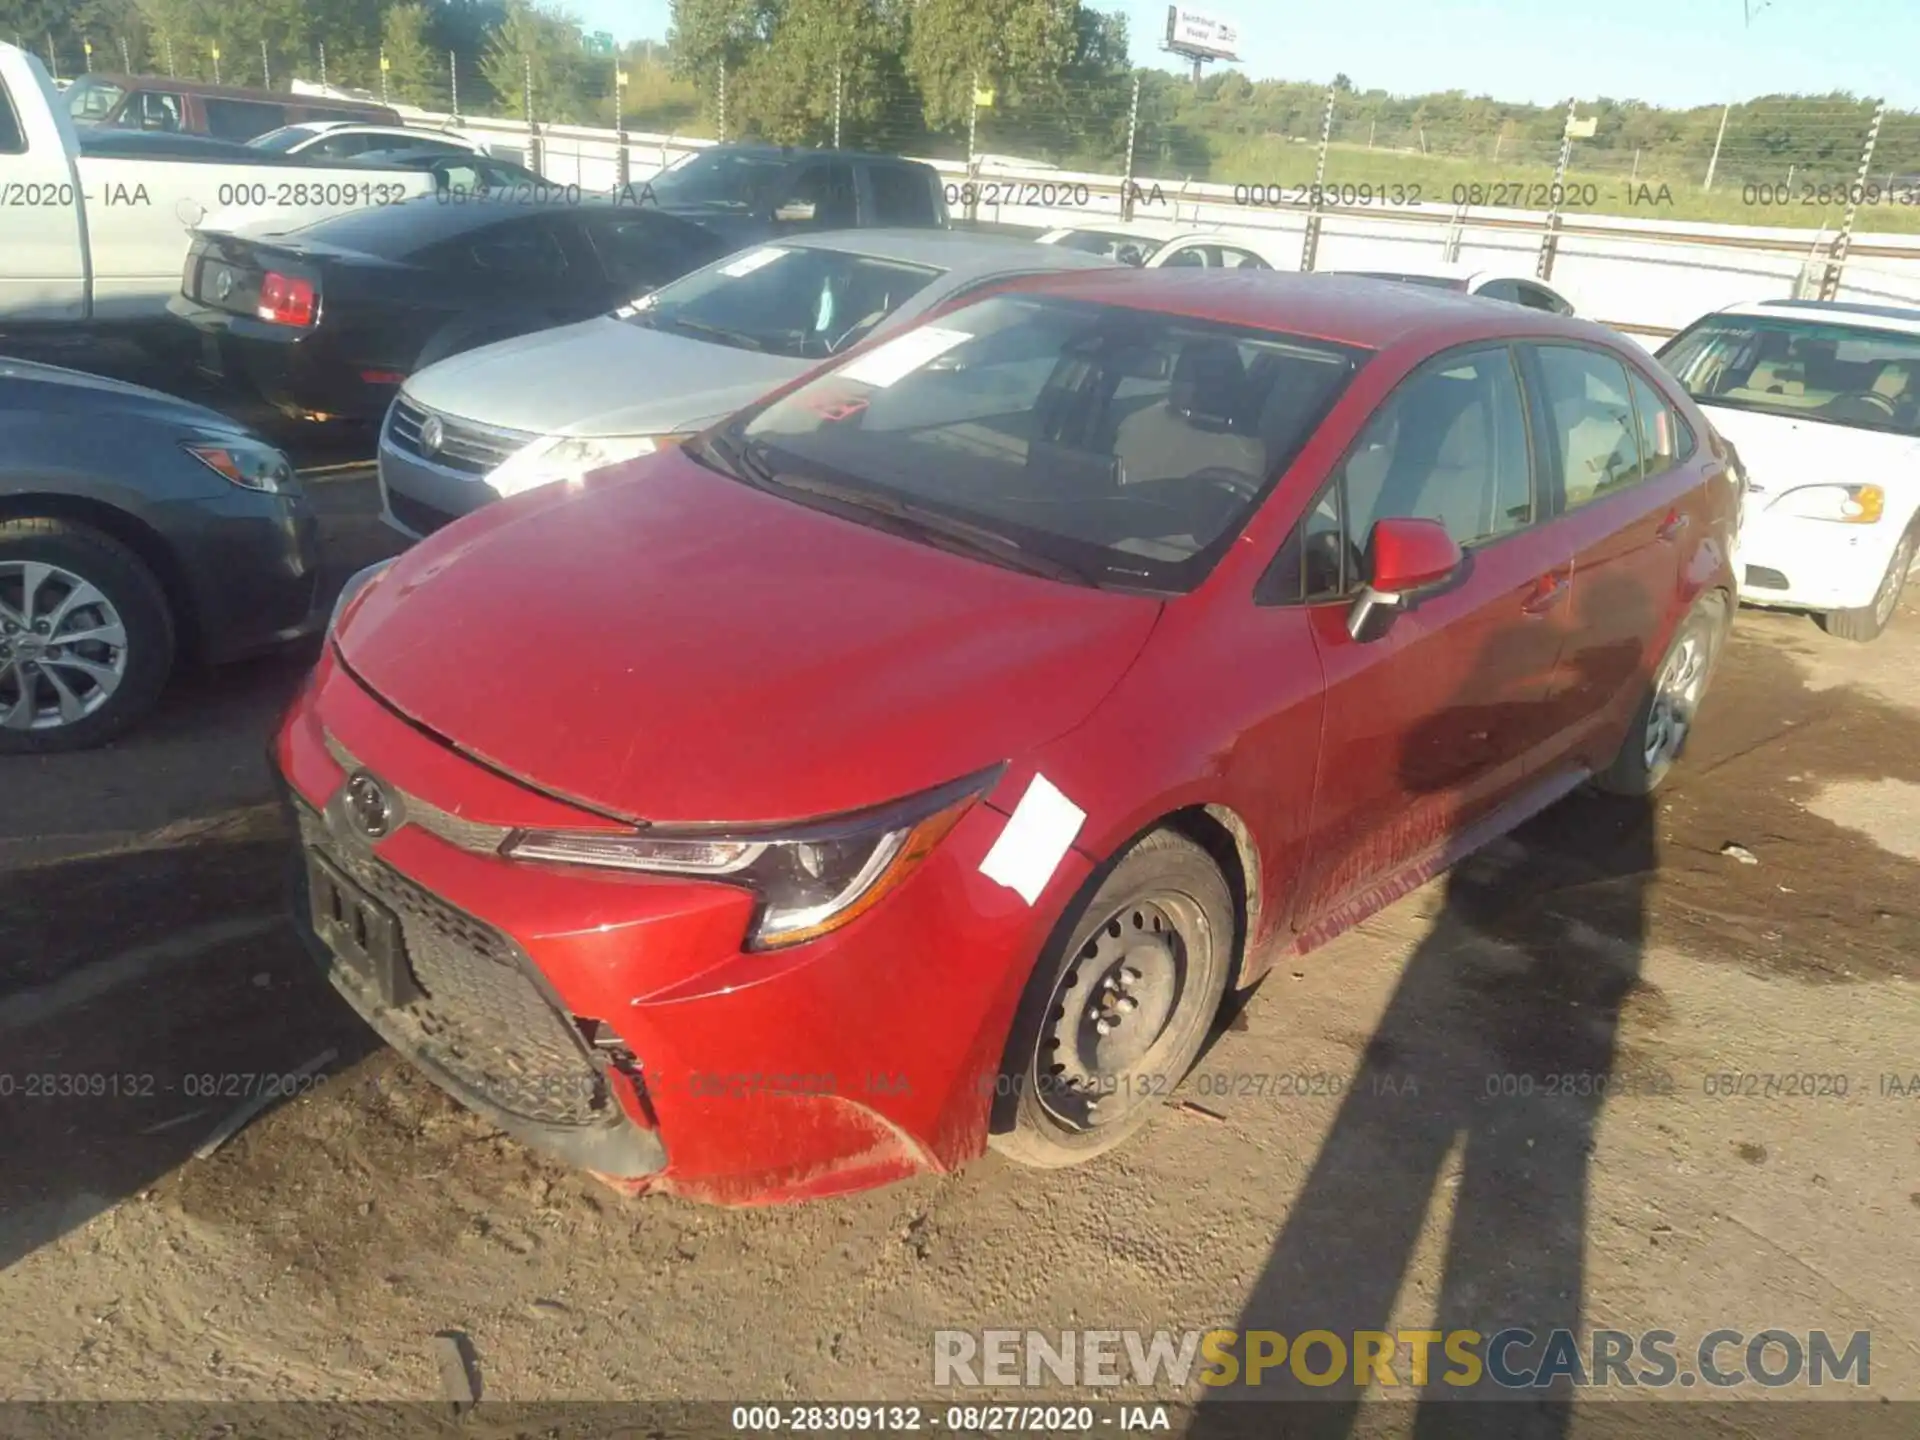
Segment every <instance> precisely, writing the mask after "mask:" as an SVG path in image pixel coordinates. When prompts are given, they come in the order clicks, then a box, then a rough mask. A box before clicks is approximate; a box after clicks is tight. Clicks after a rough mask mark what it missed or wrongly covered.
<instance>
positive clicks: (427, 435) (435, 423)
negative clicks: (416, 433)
mask: <svg viewBox="0 0 1920 1440" xmlns="http://www.w3.org/2000/svg"><path fill="white" fill-rule="evenodd" d="M446 438H447V427H446V426H444V425H442V424H441V423H440V417H439V416H438V415H429V416H428V417H427V421H426V424H424V425H422V426H421V427H420V449H421V450H422V451H423V452H424V453H426V454H428V455H437V454H439V453H440V442H441V441H442V440H445V439H446Z"/></svg>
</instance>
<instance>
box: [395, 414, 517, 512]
mask: <svg viewBox="0 0 1920 1440" xmlns="http://www.w3.org/2000/svg"><path fill="white" fill-rule="evenodd" d="M379 469H380V518H381V519H383V520H385V521H386V522H387V524H388V525H389V526H390V527H392V528H393V529H395V530H397V531H399V532H400V533H401V534H402V535H405V536H406V537H407V538H408V539H410V540H424V539H425V538H426V537H427V536H429V535H431V534H432V533H433V532H434V531H436V530H438V529H440V528H441V527H442V526H445V525H450V524H452V523H453V522H454V521H455V520H458V519H459V518H460V517H461V516H463V515H470V514H472V513H473V512H474V511H475V510H478V509H479V508H480V507H481V506H483V505H487V504H490V503H492V502H493V501H495V500H498V499H499V498H500V497H499V496H498V495H497V494H495V493H494V491H493V490H492V488H491V487H490V486H488V484H487V482H486V481H485V480H484V479H483V478H481V477H480V476H478V475H468V474H463V473H461V472H460V471H457V470H452V469H449V468H447V467H445V466H440V465H435V464H433V463H431V462H430V461H426V460H422V459H420V458H419V457H418V456H415V455H409V454H407V453H406V452H405V451H403V450H401V449H399V448H398V447H397V446H395V445H394V444H393V442H392V441H391V440H390V439H389V438H388V427H387V426H382V427H381V434H380V450H379Z"/></svg>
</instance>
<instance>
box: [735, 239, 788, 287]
mask: <svg viewBox="0 0 1920 1440" xmlns="http://www.w3.org/2000/svg"><path fill="white" fill-rule="evenodd" d="M787 253H788V252H787V251H785V250H782V249H780V247H779V246H777V245H776V246H770V247H768V248H767V249H764V250H753V251H749V252H748V253H747V254H745V255H742V256H741V257H740V258H739V259H738V260H736V261H734V262H733V263H732V264H731V265H729V266H727V267H726V268H725V269H723V270H722V271H721V272H720V273H721V274H722V275H731V276H732V277H733V278H734V279H736V280H737V279H739V278H740V277H741V276H742V275H751V274H752V273H753V272H754V271H756V270H758V269H759V268H760V267H761V266H763V265H771V264H772V263H773V262H774V261H776V260H778V259H779V258H780V257H781V256H782V255H785V254H787Z"/></svg>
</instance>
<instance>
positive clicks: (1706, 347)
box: [1659, 315, 1920, 436]
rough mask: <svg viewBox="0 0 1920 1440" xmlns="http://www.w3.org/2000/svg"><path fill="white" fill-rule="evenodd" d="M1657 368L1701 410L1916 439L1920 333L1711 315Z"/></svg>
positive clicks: (1664, 351) (1919, 429)
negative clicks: (1784, 418) (1662, 367)
mask: <svg viewBox="0 0 1920 1440" xmlns="http://www.w3.org/2000/svg"><path fill="white" fill-rule="evenodd" d="M1659 358H1660V362H1661V363H1662V364H1663V365H1665V366H1666V367H1667V369H1668V370H1670V371H1671V372H1672V373H1673V376H1674V378H1675V379H1677V380H1678V381H1679V382H1680V383H1681V384H1682V385H1684V386H1685V387H1686V389H1687V393H1688V394H1689V395H1691V396H1693V398H1694V399H1695V400H1697V401H1699V402H1701V403H1702V404H1706V405H1725V406H1729V407H1731V408H1733V409H1737V410H1757V411H1759V412H1761V413H1763V414H1767V415H1787V416H1791V417H1793V418H1794V419H1796V420H1820V421H1824V422H1825V423H1827V424H1830V425H1847V426H1852V427H1855V428H1858V429H1862V430H1885V431H1888V432H1890V433H1893V434H1896V435H1912V436H1920V335H1902V334H1899V333H1897V332H1894V331H1887V330H1873V329H1869V328H1867V327H1865V326H1860V325H1849V324H1845V323H1840V324H1835V323H1831V322H1827V321H1823V320H1804V319H1795V318H1792V317H1788V316H1779V317H1776V316H1771V315H1712V316H1709V317H1708V318H1706V319H1705V320H1702V321H1700V322H1699V323H1698V324H1696V325H1693V326H1691V327H1690V328H1688V329H1686V330H1683V331H1682V332H1681V333H1680V334H1679V335H1678V336H1676V337H1675V338H1674V339H1672V340H1670V341H1668V342H1667V344H1666V345H1665V346H1664V347H1662V348H1661V350H1660V352H1659Z"/></svg>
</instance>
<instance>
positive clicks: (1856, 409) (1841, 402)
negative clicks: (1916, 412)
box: [1820, 390, 1898, 420]
mask: <svg viewBox="0 0 1920 1440" xmlns="http://www.w3.org/2000/svg"><path fill="white" fill-rule="evenodd" d="M1820 409H1821V411H1822V412H1824V413H1825V414H1828V415H1831V416H1833V417H1834V418H1835V419H1842V420H1844V419H1854V418H1859V419H1862V420H1891V419H1892V418H1893V417H1894V416H1895V414H1897V413H1898V411H1897V410H1896V409H1895V407H1894V403H1893V401H1891V400H1889V399H1888V398H1887V397H1886V396H1885V395H1882V394H1881V393H1880V392H1879V391H1878V390H1861V391H1858V392H1856V393H1854V394H1852V395H1839V396H1836V397H1835V398H1833V399H1832V400H1829V401H1828V402H1827V403H1826V404H1824V405H1822V406H1821V407H1820Z"/></svg>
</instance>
